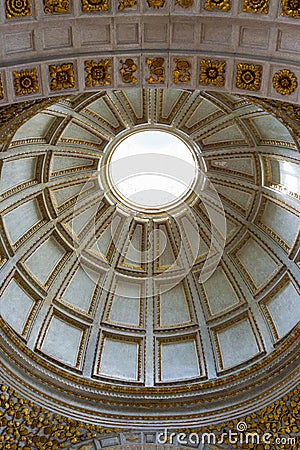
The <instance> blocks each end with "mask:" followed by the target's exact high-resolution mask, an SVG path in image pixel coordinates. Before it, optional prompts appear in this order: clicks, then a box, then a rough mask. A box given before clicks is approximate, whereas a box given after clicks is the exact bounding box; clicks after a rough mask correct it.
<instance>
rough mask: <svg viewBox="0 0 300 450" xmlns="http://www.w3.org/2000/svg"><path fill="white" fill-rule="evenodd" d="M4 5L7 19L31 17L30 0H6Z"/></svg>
mask: <svg viewBox="0 0 300 450" xmlns="http://www.w3.org/2000/svg"><path fill="white" fill-rule="evenodd" d="M5 5H6V17H7V18H8V19H11V18H13V17H26V16H31V15H32V11H31V5H30V0H6V1H5Z"/></svg>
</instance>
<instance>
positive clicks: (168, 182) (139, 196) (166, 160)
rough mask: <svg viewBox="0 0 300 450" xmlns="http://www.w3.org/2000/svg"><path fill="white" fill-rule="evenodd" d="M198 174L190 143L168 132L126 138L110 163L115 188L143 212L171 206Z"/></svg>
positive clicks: (140, 133) (147, 131)
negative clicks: (143, 210)
mask: <svg viewBox="0 0 300 450" xmlns="http://www.w3.org/2000/svg"><path fill="white" fill-rule="evenodd" d="M196 173H197V167H196V163H195V159H194V157H193V154H192V152H191V150H190V148H189V147H188V145H187V144H185V143H184V141H183V140H181V139H180V138H179V137H177V136H176V135H174V134H172V133H169V132H167V131H160V130H144V131H139V132H135V133H133V134H131V135H130V136H128V137H126V138H125V139H123V140H122V141H121V142H120V143H119V144H118V145H117V146H116V147H115V149H114V151H113V153H112V155H111V158H110V161H109V178H110V180H111V183H112V185H113V187H114V189H115V190H116V191H117V192H118V193H119V194H121V196H123V197H124V198H125V199H126V200H127V201H129V202H130V203H131V204H133V205H136V206H138V207H139V208H143V209H147V208H148V209H149V208H151V209H153V208H154V209H158V208H160V209H161V208H164V207H166V206H169V205H172V203H174V202H175V201H177V200H178V199H180V198H182V197H184V195H185V194H186V193H187V192H188V191H189V190H190V188H191V187H192V185H193V183H194V180H195V177H196Z"/></svg>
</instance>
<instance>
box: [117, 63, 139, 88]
mask: <svg viewBox="0 0 300 450" xmlns="http://www.w3.org/2000/svg"><path fill="white" fill-rule="evenodd" d="M120 64H121V67H120V70H119V72H120V75H121V77H122V81H123V83H126V84H135V83H136V82H137V78H136V77H135V76H134V73H135V72H136V71H137V64H136V63H135V62H134V60H133V59H131V58H127V59H125V61H123V60H122V59H121V60H120Z"/></svg>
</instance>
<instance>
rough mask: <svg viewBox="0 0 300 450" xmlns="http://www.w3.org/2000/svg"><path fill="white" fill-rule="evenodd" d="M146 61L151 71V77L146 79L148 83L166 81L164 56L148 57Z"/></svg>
mask: <svg viewBox="0 0 300 450" xmlns="http://www.w3.org/2000/svg"><path fill="white" fill-rule="evenodd" d="M146 63H147V66H148V69H149V72H150V76H149V78H147V79H146V81H147V83H150V84H151V83H164V81H165V68H164V63H165V60H164V58H154V59H146Z"/></svg>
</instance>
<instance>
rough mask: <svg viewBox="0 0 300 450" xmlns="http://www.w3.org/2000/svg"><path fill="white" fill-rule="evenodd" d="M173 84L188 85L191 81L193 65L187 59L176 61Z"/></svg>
mask: <svg viewBox="0 0 300 450" xmlns="http://www.w3.org/2000/svg"><path fill="white" fill-rule="evenodd" d="M174 62H175V69H174V70H173V82H174V83H175V84H178V83H188V82H189V81H191V63H190V61H188V60H187V59H174Z"/></svg>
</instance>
